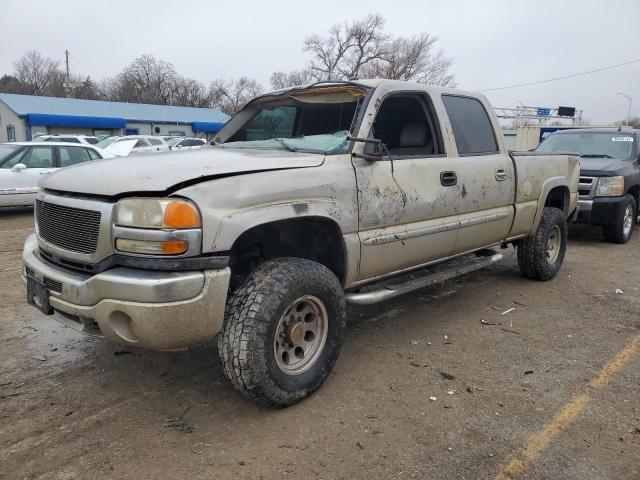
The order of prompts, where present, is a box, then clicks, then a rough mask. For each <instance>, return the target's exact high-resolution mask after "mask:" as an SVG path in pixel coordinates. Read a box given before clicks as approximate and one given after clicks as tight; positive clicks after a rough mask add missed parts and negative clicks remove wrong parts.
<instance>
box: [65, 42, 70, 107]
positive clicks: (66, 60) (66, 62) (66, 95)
mask: <svg viewBox="0 0 640 480" xmlns="http://www.w3.org/2000/svg"><path fill="white" fill-rule="evenodd" d="M64 59H65V64H66V66H67V79H66V81H65V82H64V84H63V87H64V96H65V97H67V98H68V97H69V93H70V91H71V71H70V70H69V50H65V51H64Z"/></svg>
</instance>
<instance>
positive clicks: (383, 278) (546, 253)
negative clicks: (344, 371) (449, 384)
mask: <svg viewBox="0 0 640 480" xmlns="http://www.w3.org/2000/svg"><path fill="white" fill-rule="evenodd" d="M578 176H579V159H578V158H577V157H574V156H569V155H540V154H535V153H533V154H532V153H524V154H509V153H508V152H507V151H505V148H504V145H503V142H502V138H501V135H500V127H499V125H498V122H497V120H496V118H495V116H494V115H493V113H492V109H491V107H490V105H489V104H488V102H487V100H486V99H485V98H484V97H483V96H481V95H478V94H473V93H467V92H462V91H457V90H449V89H440V88H434V87H429V86H425V85H421V84H412V83H406V82H397V81H387V80H361V81H352V82H327V83H320V84H314V85H310V86H306V87H297V88H291V89H287V90H281V91H277V92H274V93H270V94H267V95H263V96H260V97H258V98H256V99H254V100H253V101H251V102H249V104H248V105H247V106H246V107H245V108H244V109H243V110H242V111H240V113H238V114H237V115H236V116H235V117H233V118H232V119H231V120H230V121H229V122H228V123H227V125H226V126H225V127H224V128H223V129H222V130H221V131H220V132H219V134H218V136H217V138H215V141H214V142H212V146H210V147H209V148H203V149H200V150H197V151H189V152H183V153H175V154H173V155H148V156H145V157H140V158H137V159H135V161H133V160H132V159H131V158H125V159H112V160H101V161H96V162H91V163H89V164H83V165H78V166H73V167H70V168H66V169H64V170H61V171H59V172H56V173H54V174H52V175H50V176H48V177H47V178H45V179H43V180H42V182H41V184H40V187H41V188H40V191H39V193H38V195H37V200H36V206H35V220H36V234H34V235H31V236H30V237H29V238H28V239H27V240H26V244H25V247H24V253H23V263H24V271H23V275H24V279H25V282H26V284H27V299H28V301H29V303H31V304H32V305H34V306H36V307H37V308H38V309H40V310H41V311H42V312H44V313H45V314H54V315H55V317H56V318H57V319H58V320H59V321H61V322H62V323H64V324H65V325H67V326H69V327H71V328H74V329H76V330H79V331H82V332H85V333H88V334H92V335H97V336H101V337H104V338H106V339H108V340H111V341H113V342H118V343H120V344H124V345H128V346H135V347H143V348H151V349H157V350H175V349H181V348H186V347H188V346H190V345H193V344H197V343H202V342H205V341H207V340H210V339H212V338H213V337H214V336H215V335H216V334H218V351H219V354H220V358H221V360H222V363H223V366H224V371H225V373H226V375H227V376H228V377H229V379H230V380H231V382H232V383H233V385H234V386H235V387H236V388H237V389H238V390H239V391H240V392H242V393H243V394H244V395H245V396H246V397H248V398H250V399H253V400H255V401H258V402H260V403H263V404H267V405H272V406H286V405H290V404H293V403H295V402H297V401H299V400H301V399H302V398H304V397H306V396H308V395H309V394H311V393H312V392H313V391H315V390H316V389H317V388H318V387H319V386H320V385H321V384H322V383H323V381H324V380H325V379H326V378H327V375H328V374H329V372H330V370H331V368H332V366H333V365H334V362H335V361H336V358H337V356H338V352H339V350H340V347H341V344H342V340H343V336H344V332H345V322H346V303H353V304H371V303H375V302H379V301H382V300H385V299H388V298H391V297H394V296H397V295H400V294H402V293H406V292H410V291H413V290H415V289H417V288H422V287H424V286H427V285H431V284H434V283H436V282H440V281H442V280H444V279H448V278H452V277H454V276H456V275H460V274H463V273H466V272H470V271H472V270H475V269H478V268H482V267H486V266H487V265H489V264H491V263H492V262H495V261H497V260H499V259H500V258H501V255H500V254H499V253H497V252H496V251H494V250H490V248H491V247H494V246H504V247H506V246H507V245H509V244H513V245H514V246H515V247H516V248H517V253H518V255H517V256H518V263H519V266H520V269H521V271H522V274H523V275H524V276H526V277H529V278H532V279H537V280H549V279H551V278H553V277H554V276H555V275H556V274H557V273H558V270H559V269H560V267H561V265H562V262H563V259H564V255H565V248H566V244H567V219H568V218H569V217H570V216H571V215H573V214H574V213H575V211H576V203H577V195H578V193H577V192H578Z"/></svg>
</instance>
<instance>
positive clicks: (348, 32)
mask: <svg viewBox="0 0 640 480" xmlns="http://www.w3.org/2000/svg"><path fill="white" fill-rule="evenodd" d="M383 28H384V18H382V17H381V16H380V15H369V16H367V17H366V18H365V19H364V20H360V21H356V22H352V23H343V24H338V25H334V26H333V27H331V28H330V29H329V35H328V36H327V37H322V36H321V35H318V34H314V35H311V36H309V37H307V39H306V40H305V42H304V46H303V50H304V51H305V52H308V53H310V54H311V65H310V68H311V70H312V71H313V72H314V73H315V74H316V76H317V77H318V78H319V79H321V80H336V79H342V78H351V77H355V76H357V75H358V73H359V71H360V68H361V67H362V66H363V65H364V64H366V63H367V62H370V61H372V60H374V59H376V58H379V56H380V54H381V53H382V50H383V45H384V43H385V41H386V38H387V37H386V35H385V34H384V33H383Z"/></svg>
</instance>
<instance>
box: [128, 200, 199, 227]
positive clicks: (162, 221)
mask: <svg viewBox="0 0 640 480" xmlns="http://www.w3.org/2000/svg"><path fill="white" fill-rule="evenodd" d="M116 225H121V226H123V227H136V228H165V229H174V228H177V229H180V228H198V227H200V226H201V221H200V213H199V212H198V209H197V208H196V207H195V205H193V204H192V203H191V202H189V201H187V200H179V199H175V200H174V199H169V198H125V199H124V200H120V201H119V202H118V205H117V206H116Z"/></svg>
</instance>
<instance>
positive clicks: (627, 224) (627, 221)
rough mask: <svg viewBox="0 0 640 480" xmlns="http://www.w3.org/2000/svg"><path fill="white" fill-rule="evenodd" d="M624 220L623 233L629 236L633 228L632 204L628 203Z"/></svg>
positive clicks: (625, 236)
mask: <svg viewBox="0 0 640 480" xmlns="http://www.w3.org/2000/svg"><path fill="white" fill-rule="evenodd" d="M622 222H623V223H622V234H623V235H624V238H627V237H628V236H629V235H630V234H631V229H632V228H633V208H632V207H631V205H627V209H626V210H625V211H624V219H623V221H622Z"/></svg>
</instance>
